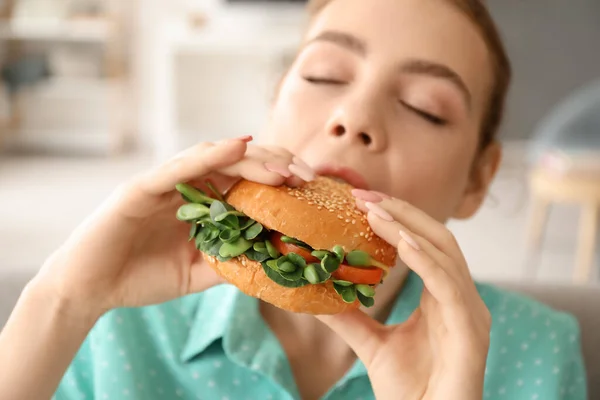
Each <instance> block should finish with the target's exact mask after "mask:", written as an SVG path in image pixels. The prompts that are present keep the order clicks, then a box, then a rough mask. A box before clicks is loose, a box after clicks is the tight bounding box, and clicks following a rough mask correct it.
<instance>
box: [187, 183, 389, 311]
mask: <svg viewBox="0 0 600 400" xmlns="http://www.w3.org/2000/svg"><path fill="white" fill-rule="evenodd" d="M209 188H210V189H211V191H212V192H213V193H211V194H210V195H209V194H207V193H206V192H204V191H202V190H200V189H198V188H195V187H193V186H190V185H188V184H179V185H177V190H178V191H179V192H180V193H181V194H182V196H183V198H184V200H185V204H183V205H182V206H181V207H180V208H179V209H178V210H177V218H178V219H179V220H181V221H185V222H187V223H189V224H191V228H190V236H189V237H190V241H192V240H193V241H194V242H195V245H196V248H197V249H198V250H199V251H200V252H202V253H203V256H204V258H205V260H206V261H207V262H208V264H209V265H210V266H211V267H212V268H213V269H214V270H215V271H216V272H217V273H218V274H219V275H220V276H222V277H223V278H224V279H225V280H227V281H228V282H229V283H231V284H233V285H235V286H236V287H237V288H238V289H240V290H241V291H242V292H244V293H245V294H247V295H249V296H253V297H256V298H259V299H261V300H263V301H265V302H268V303H270V304H273V305H274V306H276V307H279V308H282V309H285V310H288V311H292V312H298V313H308V314H337V313H340V312H344V311H347V310H350V309H354V308H358V307H360V306H361V305H362V306H365V307H371V306H372V305H373V304H374V299H373V297H374V295H375V289H376V287H377V286H378V285H379V284H381V283H382V282H383V281H384V280H385V278H386V276H387V273H388V271H389V268H391V267H392V266H393V265H394V264H395V261H396V249H395V248H394V247H393V246H391V245H389V244H388V243H387V242H385V241H384V240H383V239H381V238H379V237H378V236H377V235H375V234H374V232H373V231H372V230H371V228H370V227H369V224H368V222H367V218H366V214H365V213H364V212H363V211H361V210H360V209H358V208H357V207H356V202H355V200H354V197H353V196H352V194H351V190H352V188H353V187H352V186H351V185H350V184H348V183H345V182H340V181H337V180H335V179H332V178H328V177H323V176H320V177H317V178H316V179H315V180H313V181H311V182H307V183H305V184H303V185H302V186H300V187H297V188H292V187H288V186H278V187H273V186H269V185H263V184H260V183H256V182H251V181H247V180H241V181H239V182H238V183H236V184H235V185H234V186H233V187H232V188H231V189H230V190H228V191H227V193H226V195H225V196H222V195H221V194H220V193H218V192H217V191H216V190H214V187H213V186H212V185H209Z"/></svg>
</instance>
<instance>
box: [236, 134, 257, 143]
mask: <svg viewBox="0 0 600 400" xmlns="http://www.w3.org/2000/svg"><path fill="white" fill-rule="evenodd" d="M237 140H241V141H242V142H246V143H248V142H251V141H253V140H254V137H253V136H252V135H244V136H240V137H239V138H237Z"/></svg>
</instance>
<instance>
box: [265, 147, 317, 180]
mask: <svg viewBox="0 0 600 400" xmlns="http://www.w3.org/2000/svg"><path fill="white" fill-rule="evenodd" d="M264 148H265V149H267V150H268V151H269V152H271V153H274V154H276V155H277V156H279V157H281V159H282V161H283V162H284V163H286V164H285V166H286V168H287V170H290V166H291V165H294V166H293V167H291V170H292V171H294V172H295V174H292V175H291V176H290V177H289V178H287V179H286V182H285V183H286V185H288V186H291V187H298V186H301V185H302V184H303V183H304V182H307V181H312V180H313V179H315V177H316V174H315V172H314V170H313V169H312V168H311V167H310V166H309V165H308V164H307V163H306V162H305V161H304V160H302V159H301V158H300V157H298V156H296V155H294V154H293V153H292V152H290V151H289V150H287V149H285V148H283V147H279V146H265V147H264Z"/></svg>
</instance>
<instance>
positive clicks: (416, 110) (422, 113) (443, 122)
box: [400, 101, 448, 126]
mask: <svg viewBox="0 0 600 400" xmlns="http://www.w3.org/2000/svg"><path fill="white" fill-rule="evenodd" d="M400 103H401V104H402V105H403V106H404V107H406V108H407V109H408V110H410V111H412V112H414V113H415V114H417V115H418V116H420V117H421V118H423V119H424V120H426V121H427V122H430V123H432V124H434V125H437V126H445V125H446V124H448V121H446V120H445V119H443V118H440V117H438V116H436V115H433V114H430V113H428V112H427V111H423V110H421V109H420V108H416V107H414V106H412V105H410V104H408V103H406V102H404V101H400Z"/></svg>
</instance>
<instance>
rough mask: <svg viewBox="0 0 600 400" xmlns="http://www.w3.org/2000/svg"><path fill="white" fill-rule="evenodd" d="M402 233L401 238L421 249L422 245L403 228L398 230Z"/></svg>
mask: <svg viewBox="0 0 600 400" xmlns="http://www.w3.org/2000/svg"><path fill="white" fill-rule="evenodd" d="M398 233H399V234H400V238H402V240H404V241H405V242H406V243H407V244H408V245H409V246H410V247H412V248H413V249H415V250H417V251H419V250H421V246H419V244H418V243H417V242H416V241H415V239H413V238H412V237H411V236H410V235H409V234H408V233H406V232H404V231H403V230H402V229H401V230H400V231H399V232H398Z"/></svg>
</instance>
